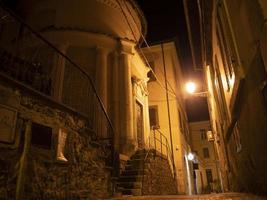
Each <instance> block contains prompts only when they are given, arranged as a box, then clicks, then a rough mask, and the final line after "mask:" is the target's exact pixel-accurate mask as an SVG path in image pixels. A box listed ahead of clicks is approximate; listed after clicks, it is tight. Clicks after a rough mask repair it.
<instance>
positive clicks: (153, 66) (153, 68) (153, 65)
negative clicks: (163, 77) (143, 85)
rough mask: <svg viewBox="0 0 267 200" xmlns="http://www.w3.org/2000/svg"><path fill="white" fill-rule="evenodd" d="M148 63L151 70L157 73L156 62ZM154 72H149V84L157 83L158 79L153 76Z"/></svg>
mask: <svg viewBox="0 0 267 200" xmlns="http://www.w3.org/2000/svg"><path fill="white" fill-rule="evenodd" d="M148 63H149V66H150V67H151V69H152V70H153V72H154V73H155V62H154V61H151V62H148ZM153 72H152V71H149V72H148V74H147V76H148V77H149V82H151V81H156V77H155V75H154V74H153Z"/></svg>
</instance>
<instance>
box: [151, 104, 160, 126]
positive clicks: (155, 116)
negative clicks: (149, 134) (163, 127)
mask: <svg viewBox="0 0 267 200" xmlns="http://www.w3.org/2000/svg"><path fill="white" fill-rule="evenodd" d="M149 121H150V127H154V128H157V127H159V121H158V107H157V106H149Z"/></svg>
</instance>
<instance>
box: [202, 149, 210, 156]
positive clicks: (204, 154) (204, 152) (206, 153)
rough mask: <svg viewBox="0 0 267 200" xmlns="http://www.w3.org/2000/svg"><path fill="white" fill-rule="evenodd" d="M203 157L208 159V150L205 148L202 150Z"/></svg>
mask: <svg viewBox="0 0 267 200" xmlns="http://www.w3.org/2000/svg"><path fill="white" fill-rule="evenodd" d="M203 156H204V158H209V157H210V152H209V148H207V147H205V148H203Z"/></svg>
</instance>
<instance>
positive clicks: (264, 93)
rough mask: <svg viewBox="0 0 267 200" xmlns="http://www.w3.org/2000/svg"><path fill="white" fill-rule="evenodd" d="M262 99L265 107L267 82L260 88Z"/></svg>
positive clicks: (266, 102)
mask: <svg viewBox="0 0 267 200" xmlns="http://www.w3.org/2000/svg"><path fill="white" fill-rule="evenodd" d="M261 92H262V97H263V100H264V103H265V105H267V81H264V83H263V86H262V88H261Z"/></svg>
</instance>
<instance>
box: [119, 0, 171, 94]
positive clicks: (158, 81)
mask: <svg viewBox="0 0 267 200" xmlns="http://www.w3.org/2000/svg"><path fill="white" fill-rule="evenodd" d="M116 2H117V3H118V5H119V7H120V9H121V11H122V13H123V16H124V18H125V19H126V22H127V24H128V26H129V28H130V30H131V32H132V35H133V37H134V39H135V42H136V43H138V40H137V37H136V35H135V34H134V31H133V28H132V26H131V24H130V22H129V20H128V18H127V15H126V14H125V12H124V10H123V7H122V5H121V3H120V2H119V0H116ZM125 7H126V8H127V9H128V11H129V13H130V15H131V17H132V18H133V21H134V23H135V24H136V21H135V20H134V17H133V16H132V14H131V12H130V10H129V8H128V7H127V5H126V6H125ZM136 25H137V24H136ZM137 27H138V26H137ZM138 31H139V32H140V35H141V36H142V38H143V40H144V42H145V44H146V45H147V47H149V45H148V43H147V42H146V39H145V37H144V36H143V34H142V32H141V31H140V30H138ZM149 48H150V47H149ZM138 49H139V50H140V52H141V54H142V57H143V58H144V59H145V63H146V64H147V66H148V67H149V69H150V70H151V72H152V74H153V76H154V77H155V78H156V82H157V83H158V84H159V85H160V87H162V88H163V89H164V90H166V91H167V92H168V93H169V94H170V95H172V96H174V97H176V93H175V91H170V90H167V88H166V87H165V86H164V85H163V84H162V83H161V81H160V80H159V78H158V77H157V75H156V73H155V72H154V70H153V69H152V67H151V66H150V64H149V62H148V60H147V58H146V56H145V54H144V52H143V51H142V49H141V48H140V47H139V46H138ZM150 50H151V48H150Z"/></svg>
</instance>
